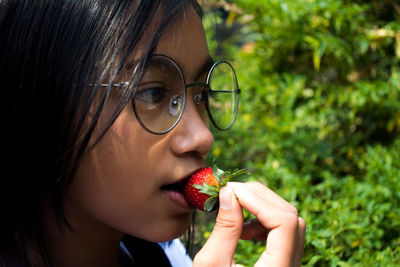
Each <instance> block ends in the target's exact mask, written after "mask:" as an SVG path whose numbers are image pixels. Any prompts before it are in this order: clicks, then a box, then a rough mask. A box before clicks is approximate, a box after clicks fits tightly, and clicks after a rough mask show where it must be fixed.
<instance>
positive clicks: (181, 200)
mask: <svg viewBox="0 0 400 267" xmlns="http://www.w3.org/2000/svg"><path fill="white" fill-rule="evenodd" d="M163 193H164V194H166V195H167V197H168V198H169V200H171V201H172V202H173V203H175V204H176V205H177V206H179V207H181V208H183V209H184V210H188V211H192V210H193V209H194V208H193V207H192V206H190V205H189V203H188V202H187V201H186V199H185V197H184V196H183V194H182V193H180V192H176V191H171V190H163Z"/></svg>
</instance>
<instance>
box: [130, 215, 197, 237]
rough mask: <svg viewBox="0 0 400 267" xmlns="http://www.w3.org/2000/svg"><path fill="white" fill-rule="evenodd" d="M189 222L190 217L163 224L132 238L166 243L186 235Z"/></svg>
mask: <svg viewBox="0 0 400 267" xmlns="http://www.w3.org/2000/svg"><path fill="white" fill-rule="evenodd" d="M190 222H191V216H189V218H188V219H186V220H182V219H181V220H179V221H178V222H164V223H162V224H160V225H158V227H154V228H155V229H149V230H147V231H143V232H141V233H139V234H134V236H136V237H139V238H142V239H145V240H147V241H151V242H166V241H170V240H173V239H175V238H178V237H180V236H182V235H183V234H185V233H186V231H187V230H188V228H189V225H190Z"/></svg>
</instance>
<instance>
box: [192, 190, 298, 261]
mask: <svg viewBox="0 0 400 267" xmlns="http://www.w3.org/2000/svg"><path fill="white" fill-rule="evenodd" d="M219 200H220V208H219V211H218V216H217V220H216V223H215V226H214V229H213V231H212V233H211V235H210V238H209V239H208V240H207V242H206V244H205V245H204V247H203V248H202V249H201V250H200V251H199V253H198V254H197V255H196V256H195V258H194V260H193V266H194V267H196V266H198V267H204V266H207V267H213V266H215V267H216V266H218V267H227V266H229V267H231V266H236V265H235V263H234V261H233V255H234V253H235V248H236V245H237V242H238V241H239V238H242V239H258V240H266V250H265V251H264V253H263V254H262V255H261V256H260V257H259V259H258V261H257V263H256V264H255V266H259V267H261V266H273V267H296V266H300V259H301V256H302V252H303V246H304V236H305V229H306V225H305V221H304V220H303V219H302V218H300V217H299V216H298V213H297V209H296V208H295V207H293V206H292V205H290V204H289V203H288V202H286V201H285V200H283V199H282V198H281V197H280V196H278V195H277V194H276V193H274V192H273V191H271V190H270V189H269V188H267V187H265V186H264V185H262V184H260V183H255V182H250V183H234V182H232V183H228V184H227V186H226V187H224V188H223V189H222V190H221V192H220V196H219ZM242 207H243V208H245V209H246V210H248V211H249V212H250V213H252V214H253V215H255V217H256V219H254V220H252V221H250V222H247V223H243V212H242Z"/></svg>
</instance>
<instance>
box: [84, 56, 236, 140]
mask: <svg viewBox="0 0 400 267" xmlns="http://www.w3.org/2000/svg"><path fill="white" fill-rule="evenodd" d="M154 56H159V57H164V58H166V59H168V60H169V61H171V62H172V64H173V65H174V66H175V67H176V68H177V70H178V71H179V74H180V75H181V77H182V81H183V85H184V93H183V97H184V100H183V105H182V111H181V112H180V114H179V116H178V118H177V119H176V121H175V122H174V123H173V124H172V125H171V126H170V127H169V128H168V129H166V130H164V131H161V132H156V131H153V130H151V129H150V128H149V127H147V126H146V125H145V124H144V123H143V121H142V120H141V119H140V116H139V114H138V112H137V110H136V105H135V96H133V97H132V100H131V104H132V109H133V112H134V113H135V116H136V119H137V121H138V123H139V124H140V126H141V127H142V128H143V129H145V130H146V131H147V132H149V133H152V134H155V135H163V134H166V133H168V132H170V131H172V130H173V129H174V128H175V127H176V125H177V124H178V123H179V122H180V120H181V118H182V116H183V113H184V112H185V107H186V102H187V88H188V87H192V86H198V87H203V88H204V90H203V91H202V92H201V102H202V103H203V104H204V105H205V107H206V110H207V114H208V117H209V119H210V120H211V122H212V124H213V125H214V127H215V128H216V129H218V130H220V131H226V130H229V129H230V128H231V127H232V125H233V124H234V122H235V120H236V117H237V114H238V110H239V95H240V93H241V89H240V88H239V83H238V81H237V76H236V72H235V69H234V68H233V66H232V64H230V63H229V62H228V61H225V60H220V61H217V62H214V63H213V65H212V66H211V68H210V70H209V71H208V73H207V78H206V81H205V83H186V80H185V76H184V75H183V72H182V70H181V68H180V67H179V65H178V63H176V62H175V60H173V59H172V58H171V57H170V56H167V55H163V54H154V55H153V57H154ZM219 64H227V65H228V66H229V67H230V68H231V70H232V73H233V74H234V85H235V87H236V89H234V90H213V89H212V88H211V87H210V80H211V76H212V73H213V70H214V69H215V68H216V67H217V66H218V65H219ZM89 86H91V85H89ZM98 86H102V87H120V88H122V89H125V88H127V87H128V86H129V82H121V83H116V84H100V85H98ZM223 92H225V93H228V92H230V93H235V94H237V98H236V103H235V104H236V109H235V113H234V117H233V119H232V122H231V123H230V124H229V125H228V126H227V127H225V128H223V127H220V126H219V125H218V123H217V122H216V120H215V118H214V117H213V115H212V112H211V109H210V103H209V100H208V96H209V95H210V94H212V93H223ZM195 104H196V105H198V104H200V103H195Z"/></svg>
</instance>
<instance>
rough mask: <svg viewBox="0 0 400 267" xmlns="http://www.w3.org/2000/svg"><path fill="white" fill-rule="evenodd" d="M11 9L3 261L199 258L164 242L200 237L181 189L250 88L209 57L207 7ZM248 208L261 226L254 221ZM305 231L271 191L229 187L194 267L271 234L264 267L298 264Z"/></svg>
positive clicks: (60, 0)
mask: <svg viewBox="0 0 400 267" xmlns="http://www.w3.org/2000/svg"><path fill="white" fill-rule="evenodd" d="M0 8H1V9H0V38H1V39H0V75H1V79H0V81H1V84H2V85H1V89H2V90H1V93H2V94H1V99H2V102H3V103H2V104H1V113H0V114H1V115H0V116H1V125H2V129H1V133H0V136H1V138H0V142H1V149H2V152H3V155H4V157H3V158H5V159H3V160H2V161H1V170H2V171H3V175H2V178H1V185H0V188H1V189H0V190H1V193H0V196H1V199H0V203H1V204H0V205H1V212H2V216H3V218H2V220H1V224H2V225H1V230H0V232H1V237H0V263H1V266H86V267H90V266H96V267H99V266H140V265H143V266H170V264H171V263H172V264H174V262H176V261H177V262H179V261H180V262H181V263H185V262H186V264H190V263H188V261H187V260H186V259H185V257H186V256H185V255H184V253H181V254H179V253H180V252H179V249H178V250H176V249H175V248H177V247H176V246H178V248H179V245H180V244H179V243H177V241H176V240H175V241H172V242H169V243H170V246H168V245H162V246H160V245H159V244H158V242H165V241H169V240H174V239H175V238H177V237H179V236H181V235H182V234H183V233H185V232H186V230H187V229H188V227H189V224H190V220H191V216H192V213H193V208H192V207H191V206H190V205H189V204H188V203H187V202H186V200H185V199H184V198H183V195H182V193H181V192H180V191H179V190H178V189H177V185H179V184H180V183H182V182H183V181H185V180H186V179H187V178H188V177H189V176H190V175H191V174H192V173H194V172H195V171H196V170H198V169H200V168H202V167H204V166H205V157H206V155H207V153H208V152H209V150H210V148H211V145H212V143H213V136H212V134H211V132H210V131H209V118H210V121H211V122H212V124H213V125H214V126H215V127H217V128H218V129H227V128H229V127H230V126H231V125H232V123H233V121H234V119H235V116H236V112H237V100H236V99H237V98H238V95H239V93H240V90H239V88H238V86H237V83H236V76H235V74H234V71H233V68H232V67H231V65H230V64H229V63H227V62H215V63H214V62H213V61H212V59H211V57H210V55H209V52H208V49H207V45H206V40H205V35H204V30H203V27H202V25H201V10H200V8H199V6H198V4H197V3H196V1H191V0H186V1H184V0H179V1H178V0H152V1H147V0H142V1H140V0H136V1H134V0H114V1H110V0H79V1H76V0H23V1H22V0H1V1H0ZM220 77H221V78H220ZM226 77H228V78H227V79H226ZM229 77H230V78H229ZM232 77H233V78H232ZM214 85H215V86H216V87H218V86H221V89H220V88H215V86H214ZM222 87H223V88H222ZM226 88H228V90H227V89H226ZM222 89H223V90H222ZM226 105H228V106H229V108H228V109H223V110H221V107H223V106H226ZM224 112H225V113H226V112H228V113H227V114H228V115H224V114H225V113H224ZM242 207H243V208H246V209H247V210H249V211H250V212H251V213H253V214H254V215H255V216H256V219H255V220H253V221H251V222H249V223H246V224H244V223H243V215H242ZM304 234H305V223H304V220H303V219H301V218H299V217H298V215H297V211H296V209H295V208H294V207H292V206H291V205H290V204H288V203H287V202H286V201H284V200H283V199H281V198H280V197H279V196H277V195H276V194H275V193H273V192H272V191H271V190H269V189H268V188H266V187H264V186H263V185H261V184H258V183H243V184H242V183H229V184H228V186H227V187H225V188H224V189H223V190H222V191H221V194H220V208H219V211H218V218H217V221H216V225H215V227H214V230H213V232H212V234H211V236H210V238H209V240H208V241H207V243H206V245H205V246H204V247H203V248H202V250H200V252H199V253H198V254H197V255H196V257H195V258H194V260H193V266H232V265H233V264H234V263H233V254H234V250H235V247H236V244H237V242H238V239H239V238H244V239H253V238H257V239H263V240H266V251H265V252H264V253H263V254H262V255H260V259H259V261H258V263H257V264H258V265H259V266H299V262H300V258H301V252H302V246H303V242H304ZM171 247H172V251H173V253H170V252H169V251H171ZM174 247H175V248H174ZM163 248H164V249H163ZM166 248H169V249H166ZM177 251H178V252H177ZM177 264H178V263H177Z"/></svg>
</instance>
